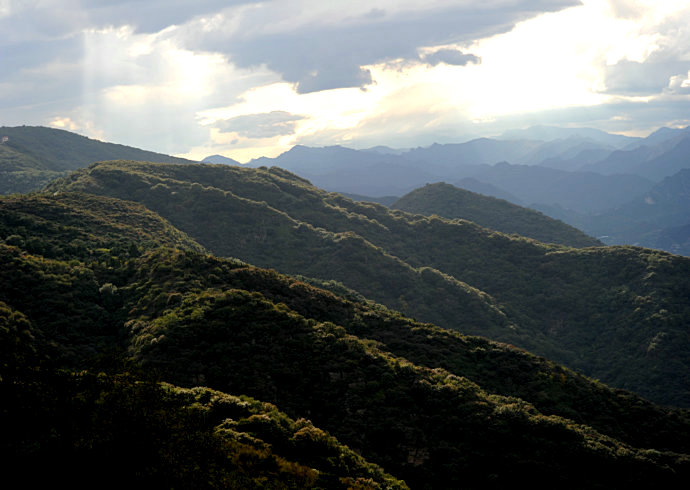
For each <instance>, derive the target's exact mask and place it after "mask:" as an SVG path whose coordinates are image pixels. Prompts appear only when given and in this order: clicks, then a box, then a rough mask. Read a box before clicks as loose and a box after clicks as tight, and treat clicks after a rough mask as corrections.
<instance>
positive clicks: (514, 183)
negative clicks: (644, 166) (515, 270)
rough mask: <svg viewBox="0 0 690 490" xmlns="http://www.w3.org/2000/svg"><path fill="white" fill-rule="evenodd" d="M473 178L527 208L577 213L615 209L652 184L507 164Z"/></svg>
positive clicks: (630, 177) (639, 179)
mask: <svg viewBox="0 0 690 490" xmlns="http://www.w3.org/2000/svg"><path fill="white" fill-rule="evenodd" d="M474 178H475V179H477V180H479V181H481V182H484V183H487V184H491V185H494V186H496V187H499V188H500V189H503V190H504V191H506V192H508V193H510V194H513V195H514V196H516V197H517V198H518V199H520V200H521V201H522V202H524V203H528V205H529V206H530V207H532V205H533V204H546V205H560V206H561V207H563V208H566V209H571V210H574V211H578V212H580V213H594V212H601V211H605V210H607V209H610V208H614V207H616V206H619V205H621V204H623V203H625V202H627V201H629V200H631V199H632V198H634V197H635V196H638V195H641V194H643V193H645V192H647V191H648V190H649V189H651V188H652V186H653V183H652V182H651V181H649V180H647V179H645V178H643V177H640V176H637V175H610V176H604V175H600V174H597V173H593V172H566V171H564V170H558V169H553V168H547V167H541V166H536V165H511V164H509V163H506V162H502V163H499V164H497V165H493V166H488V165H486V166H483V167H482V168H481V171H480V172H477V173H476V174H475V175H474Z"/></svg>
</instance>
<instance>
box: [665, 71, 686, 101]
mask: <svg viewBox="0 0 690 490" xmlns="http://www.w3.org/2000/svg"><path fill="white" fill-rule="evenodd" d="M666 92H667V93H670V94H679V95H687V94H690V70H689V71H688V72H687V74H685V75H675V76H672V77H671V79H670V81H669V83H668V87H667V89H666Z"/></svg>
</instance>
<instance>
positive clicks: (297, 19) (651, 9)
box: [0, 0, 690, 162]
mask: <svg viewBox="0 0 690 490" xmlns="http://www.w3.org/2000/svg"><path fill="white" fill-rule="evenodd" d="M24 124H25V125H40V126H49V127H55V128H62V129H66V130H70V131H74V132H77V133H79V134H83V135H85V136H89V137H91V138H96V139H100V140H103V141H110V142H116V143H121V144H126V145H131V146H136V147H139V148H144V149H147V150H153V151H158V152H161V153H167V154H171V155H178V156H183V157H187V158H191V159H194V160H200V159H202V158H204V157H206V156H209V155H213V154H222V155H225V156H228V157H231V158H234V159H236V160H238V161H240V162H246V161H248V160H250V159H251V158H256V157H259V156H276V155H278V154H280V153H282V152H284V151H287V150H288V149H290V148H291V147H292V146H294V145H297V144H302V145H309V146H328V145H343V146H348V147H352V148H366V147H371V146H376V145H387V146H390V147H394V148H409V147H416V146H427V145H430V144H432V143H434V142H438V143H451V142H462V141H467V140H469V139H471V138H474V137H480V136H495V135H499V134H500V133H501V132H503V131H505V130H508V129H518V128H524V127H528V126H531V125H555V126H563V127H594V128H599V129H603V130H605V131H609V132H614V133H621V134H628V135H636V136H641V135H642V136H643V135H646V134H648V133H650V132H652V131H654V130H655V129H657V128H659V127H662V126H669V127H685V126H687V125H690V1H689V0H663V1H659V0H581V1H580V0H481V1H477V0H424V1H418V0H381V1H378V0H366V1H363V0H332V1H328V0H274V1H261V0H256V1H253V0H149V1H141V0H0V126H19V125H24Z"/></svg>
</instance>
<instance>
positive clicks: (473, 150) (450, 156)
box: [403, 138, 541, 178]
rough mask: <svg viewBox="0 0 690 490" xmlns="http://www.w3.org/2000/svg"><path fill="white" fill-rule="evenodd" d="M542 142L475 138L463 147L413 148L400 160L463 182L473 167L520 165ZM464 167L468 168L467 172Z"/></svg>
mask: <svg viewBox="0 0 690 490" xmlns="http://www.w3.org/2000/svg"><path fill="white" fill-rule="evenodd" d="M540 145H541V142H536V141H528V140H515V141H513V140H511V141H503V140H496V139H489V138H478V139H474V140H472V141H468V142H466V143H458V144H444V145H441V144H433V145H431V146H429V147H426V148H415V149H412V150H410V151H408V152H407V153H405V154H404V155H403V156H404V157H405V158H407V159H408V160H411V161H415V162H426V163H433V164H435V165H438V166H441V167H443V168H444V169H446V170H447V172H450V173H449V174H448V176H452V177H456V178H462V177H467V176H470V175H468V173H472V172H473V171H474V170H472V167H474V166H477V165H484V164H489V165H493V164H494V163H497V162H501V161H505V160H508V161H511V162H516V161H523V160H524V158H525V157H526V156H527V155H529V154H530V153H531V152H533V151H534V150H535V149H536V148H537V147H539V146H540ZM463 167H470V169H469V171H468V170H467V169H463Z"/></svg>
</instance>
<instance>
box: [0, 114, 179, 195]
mask: <svg viewBox="0 0 690 490" xmlns="http://www.w3.org/2000/svg"><path fill="white" fill-rule="evenodd" d="M0 141H2V143H1V144H0V195H2V194H13V193H19V192H29V191H32V190H38V189H40V188H41V187H43V186H44V185H46V184H47V183H48V182H50V181H51V180H53V179H55V178H57V177H59V176H61V175H65V174H66V173H68V172H69V171H71V170H75V169H78V168H83V167H86V166H87V165H90V164H92V163H94V162H98V161H102V160H116V159H127V160H142V161H149V162H174V163H191V162H190V161H189V160H185V159H183V158H176V157H172V156H169V155H162V154H160V153H154V152H152V151H145V150H140V149H138V148H132V147H131V146H124V145H118V144H114V143H104V142H102V141H98V140H93V139H90V138H87V137H85V136H80V135H78V134H75V133H72V132H69V131H64V130H61V129H55V128H45V127H36V126H20V127H4V126H3V127H0Z"/></svg>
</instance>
